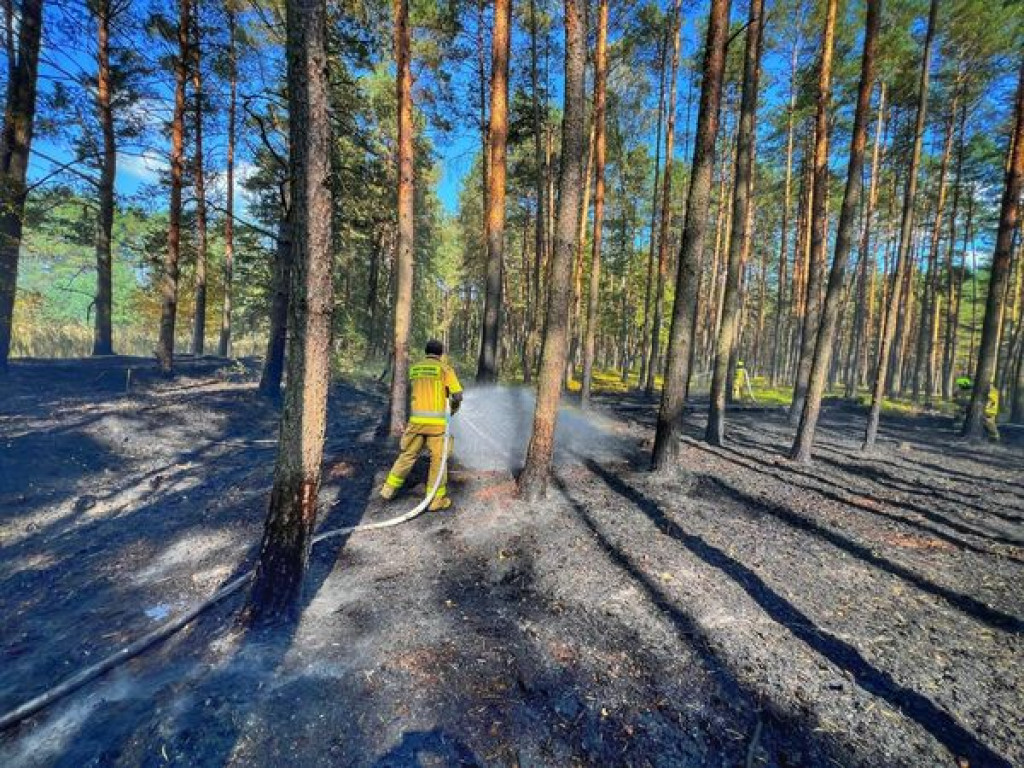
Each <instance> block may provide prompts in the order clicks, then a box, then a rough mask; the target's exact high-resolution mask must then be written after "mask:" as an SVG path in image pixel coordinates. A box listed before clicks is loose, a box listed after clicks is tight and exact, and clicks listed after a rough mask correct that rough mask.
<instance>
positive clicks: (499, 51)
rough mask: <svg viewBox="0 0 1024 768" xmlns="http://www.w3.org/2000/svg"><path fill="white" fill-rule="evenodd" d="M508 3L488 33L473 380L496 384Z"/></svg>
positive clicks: (497, 2)
mask: <svg viewBox="0 0 1024 768" xmlns="http://www.w3.org/2000/svg"><path fill="white" fill-rule="evenodd" d="M511 15H512V5H511V2H510V0H494V29H493V31H492V33H491V110H490V112H491V115H490V117H491V122H490V128H489V131H488V135H489V138H490V143H489V151H490V155H491V157H490V162H489V163H488V168H489V174H488V178H487V187H488V189H487V207H486V209H485V213H484V241H485V242H486V244H487V273H486V276H485V278H484V321H483V333H482V337H481V340H480V359H479V361H478V362H477V369H476V380H477V381H479V382H494V381H497V380H498V339H499V337H500V335H501V309H502V283H501V281H502V271H503V269H504V261H505V169H506V148H507V142H508V54H509V25H510V23H511Z"/></svg>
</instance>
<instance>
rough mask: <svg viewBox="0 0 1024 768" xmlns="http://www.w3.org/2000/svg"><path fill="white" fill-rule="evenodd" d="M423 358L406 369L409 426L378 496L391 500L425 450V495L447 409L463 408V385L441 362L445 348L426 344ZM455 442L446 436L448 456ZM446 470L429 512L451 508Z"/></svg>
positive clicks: (437, 463) (440, 451) (437, 462)
mask: <svg viewBox="0 0 1024 768" xmlns="http://www.w3.org/2000/svg"><path fill="white" fill-rule="evenodd" d="M425 351H426V353H427V354H426V357H425V358H424V359H423V360H421V361H419V362H417V363H416V364H415V365H413V366H411V367H410V368H409V397H410V403H409V425H408V426H407V427H406V429H405V433H404V434H403V435H402V440H401V442H400V443H399V449H400V450H401V453H399V455H398V458H397V459H395V463H394V466H392V467H391V471H390V472H389V473H388V477H387V480H386V481H385V482H384V486H383V487H382V488H381V489H380V495H381V497H382V498H384V499H393V498H394V497H395V494H397V493H398V491H399V489H400V488H401V487H402V486H403V485H404V484H405V478H406V477H407V476H408V475H409V472H410V471H412V468H413V465H415V464H416V460H417V459H418V458H419V456H420V453H421V452H422V451H423V449H424V448H426V449H427V451H428V452H429V453H430V472H429V474H428V476H427V492H428V493H429V492H430V489H432V488H433V487H434V483H435V482H436V481H437V476H438V473H439V472H441V460H442V456H443V455H444V450H445V445H444V443H445V435H444V433H445V427H446V425H447V422H448V412H447V408H450V409H451V414H452V415H453V416H454V415H455V412H456V411H458V410H459V406H460V405H462V385H461V384H460V383H459V378H458V376H456V375H455V371H454V370H453V369H452V367H451V366H450V365H448V363H447V362H445V361H444V360H442V359H441V356H442V355H443V354H444V345H442V344H441V342H440V341H437V340H436V339H432V340H430V341H428V342H427V347H426V350H425ZM453 445H454V439H453V438H452V437H451V435H449V436H448V455H449V456H451V452H452V448H453ZM447 475H448V472H447V468H445V471H444V472H443V473H442V477H441V482H440V484H439V485H438V486H437V493H436V494H434V500H433V501H432V502H431V503H430V509H431V510H437V509H447V508H448V507H450V506H451V505H452V500H451V499H450V498H449V497H448V482H447V481H448V478H447Z"/></svg>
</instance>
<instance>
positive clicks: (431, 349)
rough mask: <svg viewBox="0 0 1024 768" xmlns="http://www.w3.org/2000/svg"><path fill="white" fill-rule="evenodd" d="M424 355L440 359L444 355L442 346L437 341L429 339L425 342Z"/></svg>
mask: <svg viewBox="0 0 1024 768" xmlns="http://www.w3.org/2000/svg"><path fill="white" fill-rule="evenodd" d="M425 351H426V353H427V354H428V355H431V356H432V357H440V356H441V355H443V354H444V344H442V343H441V342H440V341H438V340H437V339H431V340H430V341H428V342H427V348H426V350H425Z"/></svg>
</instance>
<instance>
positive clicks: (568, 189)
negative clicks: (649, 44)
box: [518, 0, 586, 501]
mask: <svg viewBox="0 0 1024 768" xmlns="http://www.w3.org/2000/svg"><path fill="white" fill-rule="evenodd" d="M584 12H585V11H584V6H583V3H582V2H580V0H565V41H566V43H565V109H564V112H563V116H562V157H561V167H560V169H559V184H558V188H559V197H558V216H557V223H556V226H555V248H554V251H553V252H552V258H551V280H550V287H549V293H548V304H547V322H546V324H545V331H544V344H543V349H542V351H541V364H540V375H539V378H538V386H537V407H536V410H535V412H534V416H533V433H532V435H531V436H530V444H529V447H528V448H527V451H526V465H525V466H524V467H523V471H522V474H520V476H519V481H518V487H519V494H520V495H521V496H522V497H523V498H524V499H526V500H528V501H535V500H538V499H541V498H544V497H545V496H546V495H547V486H548V479H549V476H550V473H551V460H552V456H553V453H554V447H555V424H556V422H557V418H558V402H559V400H560V398H561V394H562V381H563V376H564V372H565V358H566V349H567V346H568V324H569V299H570V291H571V290H572V289H571V285H570V282H571V272H572V266H573V256H574V255H575V253H576V248H577V245H578V243H577V242H576V240H577V238H578V237H579V217H580V205H581V197H582V186H583V183H582V182H583V179H582V178H581V175H582V167H583V160H584V158H583V153H584V151H585V150H584V146H583V145H584V132H585V129H584V123H585V114H584V112H585V104H584V96H583V88H584V69H585V67H586V23H585V21H584V15H583V14H584Z"/></svg>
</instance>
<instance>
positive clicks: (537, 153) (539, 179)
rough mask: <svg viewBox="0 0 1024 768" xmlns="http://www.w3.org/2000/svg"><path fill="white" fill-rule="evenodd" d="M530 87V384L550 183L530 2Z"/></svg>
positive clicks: (526, 368)
mask: <svg viewBox="0 0 1024 768" xmlns="http://www.w3.org/2000/svg"><path fill="white" fill-rule="evenodd" d="M530 85H531V106H532V112H533V158H534V163H535V165H536V166H537V167H536V168H535V169H534V170H535V175H534V195H535V197H536V198H537V204H536V213H537V216H536V222H535V223H534V228H533V233H534V246H533V248H534V251H533V271H532V274H531V275H530V276H529V289H528V296H529V297H530V301H529V302H527V308H526V313H527V320H526V322H527V333H526V348H525V350H524V353H523V356H524V363H523V381H524V382H526V383H527V384H529V383H530V381H531V380H532V378H533V365H534V360H535V359H536V356H537V352H536V350H537V340H538V336H539V333H540V328H539V325H538V323H537V315H538V312H537V309H538V307H539V306H540V303H541V295H540V288H541V265H542V264H543V263H544V262H545V257H544V252H545V249H546V247H547V230H546V225H547V213H546V208H547V206H546V205H545V196H546V188H547V179H546V172H545V157H544V132H543V125H544V120H542V118H541V104H540V81H539V70H538V66H537V0H530ZM545 120H546V118H545Z"/></svg>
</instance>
